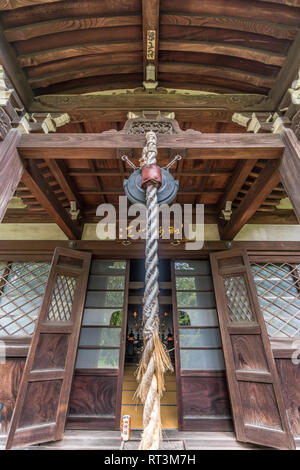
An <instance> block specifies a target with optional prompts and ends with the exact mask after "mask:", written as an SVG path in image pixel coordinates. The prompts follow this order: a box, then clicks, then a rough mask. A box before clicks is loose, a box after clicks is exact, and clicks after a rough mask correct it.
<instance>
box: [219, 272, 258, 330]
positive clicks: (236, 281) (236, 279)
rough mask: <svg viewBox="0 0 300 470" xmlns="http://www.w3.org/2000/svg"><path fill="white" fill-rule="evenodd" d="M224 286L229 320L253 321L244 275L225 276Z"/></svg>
mask: <svg viewBox="0 0 300 470" xmlns="http://www.w3.org/2000/svg"><path fill="white" fill-rule="evenodd" d="M224 287H225V295H226V298H227V306H228V310H229V317H230V320H231V321H232V322H238V321H248V322H252V321H254V317H253V314H252V310H251V307H250V303H249V297H248V289H247V285H246V282H245V279H244V277H243V276H230V277H225V278H224Z"/></svg>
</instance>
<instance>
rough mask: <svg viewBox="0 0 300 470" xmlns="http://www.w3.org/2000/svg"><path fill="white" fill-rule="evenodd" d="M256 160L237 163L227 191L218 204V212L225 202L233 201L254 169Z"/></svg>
mask: <svg viewBox="0 0 300 470" xmlns="http://www.w3.org/2000/svg"><path fill="white" fill-rule="evenodd" d="M255 164H256V160H243V161H242V160H241V161H239V162H238V163H237V165H236V168H235V170H234V172H233V175H232V177H231V179H230V180H229V181H228V184H227V190H226V191H225V194H224V196H223V197H222V198H220V200H219V203H218V208H219V209H220V210H222V209H224V207H225V204H226V201H234V199H235V198H236V196H237V194H238V192H239V191H240V189H241V187H242V186H243V184H244V183H245V181H246V178H247V177H248V176H249V174H250V172H251V171H252V169H253V168H254V166H255Z"/></svg>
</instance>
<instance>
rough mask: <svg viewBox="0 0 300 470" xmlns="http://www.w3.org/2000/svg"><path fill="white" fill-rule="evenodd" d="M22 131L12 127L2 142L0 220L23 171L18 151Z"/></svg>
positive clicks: (0, 153)
mask: <svg viewBox="0 0 300 470" xmlns="http://www.w3.org/2000/svg"><path fill="white" fill-rule="evenodd" d="M20 137H21V135H20V131H18V130H17V129H11V130H10V131H9V132H8V134H7V135H6V137H5V139H4V141H3V142H1V143H0V222H1V221H2V219H3V217H4V215H5V213H6V210H7V207H8V205H9V202H10V200H11V198H12V197H13V195H14V192H15V190H16V189H17V187H18V184H19V182H20V178H21V176H22V172H23V163H22V161H21V159H20V157H19V154H18V152H17V143H18V141H19V140H20Z"/></svg>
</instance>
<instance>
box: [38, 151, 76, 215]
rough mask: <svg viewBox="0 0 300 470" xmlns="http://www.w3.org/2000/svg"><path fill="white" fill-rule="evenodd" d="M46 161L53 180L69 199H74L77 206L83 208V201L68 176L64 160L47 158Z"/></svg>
mask: <svg viewBox="0 0 300 470" xmlns="http://www.w3.org/2000/svg"><path fill="white" fill-rule="evenodd" d="M46 163H47V165H48V167H49V169H50V171H51V173H52V175H53V176H54V178H55V180H56V181H57V183H58V184H59V186H60V187H61V189H62V190H63V192H64V193H65V195H66V197H67V199H68V200H69V201H76V203H77V206H78V208H81V209H83V201H82V198H81V196H80V194H78V191H77V188H76V186H75V184H74V182H73V180H72V178H70V176H69V175H68V169H67V166H66V164H65V162H64V160H55V159H49V160H46Z"/></svg>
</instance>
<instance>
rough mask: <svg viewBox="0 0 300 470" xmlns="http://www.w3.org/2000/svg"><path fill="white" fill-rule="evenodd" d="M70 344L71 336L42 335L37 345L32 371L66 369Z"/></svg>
mask: <svg viewBox="0 0 300 470" xmlns="http://www.w3.org/2000/svg"><path fill="white" fill-rule="evenodd" d="M68 343H69V335H63V334H62V335H56V334H51V333H50V334H48V333H42V334H41V335H40V337H39V342H38V344H37V354H36V356H35V358H34V362H33V365H32V370H39V369H45V368H47V369H61V368H64V366H65V361H66V353H67V350H68Z"/></svg>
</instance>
